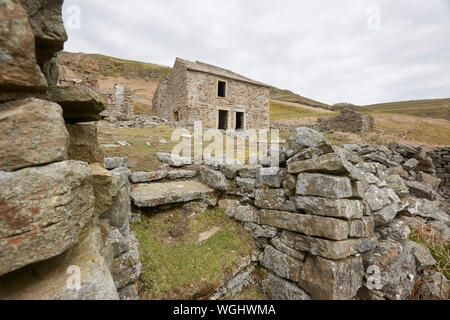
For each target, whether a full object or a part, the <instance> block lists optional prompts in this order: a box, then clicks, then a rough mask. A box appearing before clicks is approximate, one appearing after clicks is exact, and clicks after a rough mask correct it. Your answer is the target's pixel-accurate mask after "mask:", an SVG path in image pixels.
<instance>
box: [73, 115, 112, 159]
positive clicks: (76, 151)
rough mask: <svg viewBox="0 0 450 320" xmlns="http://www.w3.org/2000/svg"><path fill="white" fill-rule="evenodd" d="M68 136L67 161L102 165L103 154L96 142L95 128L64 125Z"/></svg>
mask: <svg viewBox="0 0 450 320" xmlns="http://www.w3.org/2000/svg"><path fill="white" fill-rule="evenodd" d="M66 128H67V131H68V132H69V136H70V145H69V151H68V154H69V159H70V160H78V161H84V162H88V163H94V162H98V163H103V162H104V158H105V156H104V154H103V151H102V150H101V149H100V146H99V145H98V140H97V126H95V125H88V124H66Z"/></svg>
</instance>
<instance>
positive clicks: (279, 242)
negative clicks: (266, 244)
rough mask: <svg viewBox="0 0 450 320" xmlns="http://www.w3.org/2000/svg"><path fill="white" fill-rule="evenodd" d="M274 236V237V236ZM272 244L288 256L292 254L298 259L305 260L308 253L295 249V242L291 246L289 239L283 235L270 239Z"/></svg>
mask: <svg viewBox="0 0 450 320" xmlns="http://www.w3.org/2000/svg"><path fill="white" fill-rule="evenodd" d="M275 235H276V234H275ZM272 238H273V237H272ZM270 244H271V245H272V246H273V247H274V248H275V249H277V250H278V251H281V252H283V253H285V254H287V255H288V256H291V257H293V258H295V259H297V260H300V261H303V260H305V257H306V253H305V252H301V251H297V250H295V249H294V248H293V247H294V244H293V243H292V246H289V244H288V243H287V241H285V240H284V239H283V238H282V237H278V238H273V239H271V240H270Z"/></svg>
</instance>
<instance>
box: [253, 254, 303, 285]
mask: <svg viewBox="0 0 450 320" xmlns="http://www.w3.org/2000/svg"><path fill="white" fill-rule="evenodd" d="M261 265H262V266H263V267H264V268H267V269H269V270H271V271H273V272H274V273H275V274H276V275H278V276H280V277H282V278H284V279H288V280H292V281H295V282H297V281H299V279H300V272H301V271H302V266H303V262H301V261H299V260H296V259H294V258H292V257H290V256H288V255H286V254H284V253H283V252H280V251H278V250H275V249H274V248H273V247H272V246H270V245H269V246H266V248H265V250H264V254H263V257H262V260H261Z"/></svg>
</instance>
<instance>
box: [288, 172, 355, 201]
mask: <svg viewBox="0 0 450 320" xmlns="http://www.w3.org/2000/svg"><path fill="white" fill-rule="evenodd" d="M296 192H297V194H298V195H302V196H318V197H325V198H332V199H340V198H349V197H351V196H352V195H353V193H352V184H351V182H350V179H348V178H346V177H337V176H331V175H324V174H316V173H301V174H299V175H298V179H297V190H296Z"/></svg>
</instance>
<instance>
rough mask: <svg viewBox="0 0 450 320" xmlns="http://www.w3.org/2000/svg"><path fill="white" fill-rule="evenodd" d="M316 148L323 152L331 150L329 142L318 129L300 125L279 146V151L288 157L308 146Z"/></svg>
mask: <svg viewBox="0 0 450 320" xmlns="http://www.w3.org/2000/svg"><path fill="white" fill-rule="evenodd" d="M311 147H314V148H317V149H319V150H321V151H323V152H324V153H329V152H333V148H332V146H331V144H330V143H329V142H328V141H327V140H326V139H325V137H324V136H323V135H322V134H321V133H320V132H318V131H316V130H313V129H310V128H306V127H300V128H297V129H296V130H295V135H294V136H292V137H290V138H289V139H288V140H287V141H286V143H285V144H284V145H283V147H282V148H281V151H282V152H283V153H285V154H286V156H287V157H288V158H291V157H292V156H295V155H296V154H298V153H299V152H301V151H304V150H305V149H308V148H311Z"/></svg>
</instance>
